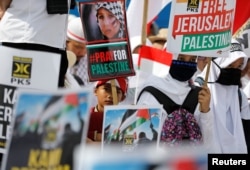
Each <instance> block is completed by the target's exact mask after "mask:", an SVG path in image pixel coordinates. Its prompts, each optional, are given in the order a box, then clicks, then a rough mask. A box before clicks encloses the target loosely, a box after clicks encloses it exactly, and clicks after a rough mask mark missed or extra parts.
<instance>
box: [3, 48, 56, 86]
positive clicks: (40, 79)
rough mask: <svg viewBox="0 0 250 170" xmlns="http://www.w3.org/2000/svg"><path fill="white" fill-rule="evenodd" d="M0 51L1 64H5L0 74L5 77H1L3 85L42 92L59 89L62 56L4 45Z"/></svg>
mask: <svg viewBox="0 0 250 170" xmlns="http://www.w3.org/2000/svg"><path fill="white" fill-rule="evenodd" d="M0 51H1V55H2V56H1V58H0V63H4V64H1V67H0V72H1V73H3V75H4V76H0V82H1V84H5V85H10V86H16V87H22V88H30V89H41V90H55V89H57V88H58V77H59V71H60V62H61V56H60V54H56V53H51V52H42V51H34V50H22V49H16V48H11V47H7V46H3V45H2V46H0ZM45 66H46V67H45ZM45 68H46V69H45ZM48 82H49V83H48Z"/></svg>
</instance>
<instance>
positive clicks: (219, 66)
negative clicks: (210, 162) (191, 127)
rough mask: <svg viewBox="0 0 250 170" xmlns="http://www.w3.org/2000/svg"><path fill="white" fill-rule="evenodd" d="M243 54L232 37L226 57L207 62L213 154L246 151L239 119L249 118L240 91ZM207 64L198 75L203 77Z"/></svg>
mask: <svg viewBox="0 0 250 170" xmlns="http://www.w3.org/2000/svg"><path fill="white" fill-rule="evenodd" d="M246 63H247V56H246V54H245V53H244V52H243V51H242V47H241V45H240V44H239V43H238V42H237V41H235V40H232V43H231V49H230V54H229V56H228V57H218V58H216V59H214V60H212V62H211V66H210V70H209V77H208V87H209V89H210V90H211V96H212V97H211V111H212V112H213V113H214V124H213V125H212V126H211V127H210V128H211V129H213V133H214V138H213V141H212V143H211V144H213V147H214V148H213V150H212V152H213V153H247V145H246V141H245V135H246V134H245V135H244V129H243V126H242V119H250V113H249V106H248V103H247V98H246V96H245V94H244V93H242V91H241V90H240V88H239V87H240V78H241V70H242V69H243V68H244V67H245V66H246ZM206 72H207V67H206V68H205V69H204V71H203V72H202V73H201V74H200V75H198V77H201V78H203V79H204V78H205V75H206Z"/></svg>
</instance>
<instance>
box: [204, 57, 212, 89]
mask: <svg viewBox="0 0 250 170" xmlns="http://www.w3.org/2000/svg"><path fill="white" fill-rule="evenodd" d="M211 60H212V57H209V58H208V63H207V70H206V76H205V80H204V86H207V81H208V76H209V72H210V66H211Z"/></svg>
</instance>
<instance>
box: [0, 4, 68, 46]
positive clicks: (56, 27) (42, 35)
mask: <svg viewBox="0 0 250 170" xmlns="http://www.w3.org/2000/svg"><path fill="white" fill-rule="evenodd" d="M67 22H68V15H67V14H63V15H60V14H53V15H49V14H48V13H47V9H46V0H12V2H11V4H10V7H9V8H8V9H7V10H6V12H5V14H4V16H3V18H2V19H1V22H0V42H13V43H35V44H42V45H48V46H51V47H55V48H65V43H66V30H67Z"/></svg>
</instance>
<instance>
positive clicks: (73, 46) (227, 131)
mask: <svg viewBox="0 0 250 170" xmlns="http://www.w3.org/2000/svg"><path fill="white" fill-rule="evenodd" d="M69 2H70V0H69ZM118 5H119V4H116V3H115V2H102V3H97V4H96V5H95V9H96V10H97V14H96V21H97V24H98V26H99V29H100V31H101V32H102V35H103V38H104V39H114V38H124V36H125V34H124V29H125V25H124V17H123V15H122V13H119V12H117V11H116V10H114V7H115V8H120V7H119V6H118ZM60 7H61V8H62V9H60V10H58V11H57V10H53V7H51V8H52V10H51V11H48V9H51V8H48V4H47V3H46V1H42V0H29V3H27V0H1V2H0V43H1V45H0V47H1V46H2V47H8V48H13V49H17V50H20V51H21V50H27V51H38V52H48V53H51V54H58V55H59V56H60V62H59V63H56V64H58V68H59V71H58V73H59V74H58V75H57V76H58V83H57V84H56V85H54V86H56V87H58V88H72V89H74V88H84V87H86V86H91V87H92V88H93V96H94V97H95V100H94V101H93V104H92V106H93V107H92V108H91V111H90V122H89V129H88V135H87V139H86V141H87V144H91V143H95V144H96V143H100V142H101V140H102V134H101V133H102V126H103V124H102V123H103V112H104V107H105V106H107V105H114V104H128V102H129V104H133V101H134V99H136V98H137V96H135V95H136V94H135V93H134V87H130V84H131V83H134V81H135V79H133V77H119V78H114V79H113V80H115V84H116V87H117V88H116V92H117V94H116V95H117V98H118V103H114V101H113V94H112V90H111V82H110V81H111V79H107V80H99V81H96V82H91V81H90V80H89V76H88V57H87V48H86V42H87V41H86V38H85V37H86V36H88V35H84V31H83V27H82V26H83V23H82V20H81V18H80V17H73V18H72V19H70V20H69V18H70V17H69V16H68V15H69V14H68V12H69V10H70V6H67V5H66V9H64V8H63V5H62V6H60ZM140 40H141V37H130V44H131V53H132V55H133V57H138V55H136V53H137V54H138V53H139V49H140V46H141V45H142V44H141V43H140ZM166 43H167V29H166V28H163V29H159V30H157V32H156V33H155V35H150V36H148V37H147V45H148V46H151V47H153V48H158V49H161V50H166ZM0 49H1V48H0ZM67 51H71V52H73V54H74V55H72V56H71V57H73V63H72V64H71V65H69V64H68V63H70V61H68V59H69V60H70V58H69V57H70V56H69V54H68V58H67ZM173 56H174V57H173V61H172V64H171V66H170V70H169V72H167V73H166V75H165V77H164V78H162V77H157V76H155V75H150V74H146V76H144V78H143V80H141V81H142V83H139V84H138V86H140V90H143V89H144V88H146V87H148V86H151V87H154V88H156V89H158V90H159V91H160V92H161V93H163V94H164V95H166V96H168V98H170V99H171V100H172V101H173V102H174V103H175V104H176V105H178V106H182V105H183V103H184V101H185V99H186V97H187V96H188V94H189V93H190V91H191V90H193V89H194V88H195V87H197V88H198V89H199V90H198V91H197V93H195V94H194V96H193V98H189V100H197V103H196V104H195V105H194V107H195V110H194V112H193V113H191V114H193V115H194V118H192V119H193V120H194V122H197V127H198V130H199V132H197V134H199V135H200V136H201V137H200V138H199V139H201V141H202V142H201V143H202V145H204V146H205V147H206V148H207V149H208V152H210V153H248V152H249V149H250V135H249V134H250V125H249V120H250V109H249V106H250V105H249V103H250V102H249V96H250V93H249V91H250V90H249V89H250V87H249V86H250V85H249V84H250V81H249V80H250V78H249V70H250V68H249V59H248V58H249V56H247V54H245V53H244V52H243V50H242V47H241V44H240V43H239V42H237V41H236V40H233V39H232V42H231V49H230V52H229V54H228V57H224V58H214V57H210V56H195V55H185V54H173ZM134 61H136V59H134ZM47 62H52V61H47ZM4 64H5V63H0V67H1V65H4ZM134 64H135V65H136V63H134ZM208 66H209V67H208ZM45 69H46V66H45ZM135 69H136V68H135ZM208 69H210V70H209V75H208V80H206V75H207V70H208ZM41 72H43V76H42V77H40V78H41V79H43V81H47V78H46V77H47V76H50V74H51V73H47V72H46V70H41ZM5 76H8V75H5ZM145 77H146V78H145ZM47 83H49V82H47ZM0 84H2V82H0ZM6 85H11V84H6ZM17 87H18V85H17ZM158 97H159V96H158ZM127 99H128V100H127ZM136 104H138V105H152V104H156V105H159V104H163V105H164V103H161V102H160V100H158V98H157V96H155V95H153V94H152V92H150V91H143V92H142V93H141V94H140V98H139V99H138V100H137V102H136ZM183 109H186V110H188V109H187V108H182V109H181V110H183ZM171 111H173V110H171ZM171 113H172V112H170V111H169V110H166V109H165V107H164V109H163V115H164V120H163V121H162V127H163V128H162V131H161V133H160V134H159V135H160V136H161V137H160V142H161V143H162V144H163V145H164V144H167V143H168V144H169V142H172V143H171V144H173V141H172V140H171V141H169V140H168V138H167V135H168V134H167V133H169V131H167V130H166V129H167V128H165V127H167V125H168V123H169V121H168V120H169V119H170V118H171V115H172V114H171ZM184 113H186V111H184V112H183V113H181V114H184ZM190 118H191V116H190ZM173 120H175V119H173ZM190 128H192V127H190ZM186 137H187V140H191V138H192V135H191V134H188V135H187V136H186Z"/></svg>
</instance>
